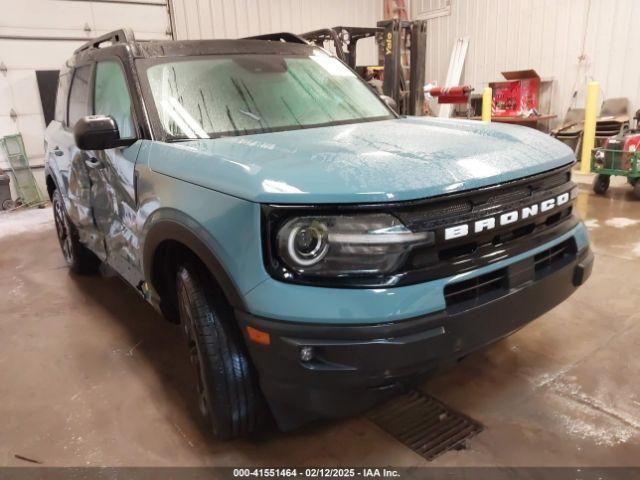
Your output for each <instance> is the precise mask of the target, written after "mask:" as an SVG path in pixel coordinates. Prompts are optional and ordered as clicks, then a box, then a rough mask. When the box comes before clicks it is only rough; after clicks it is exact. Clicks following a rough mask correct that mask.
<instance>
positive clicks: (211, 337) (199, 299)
mask: <svg viewBox="0 0 640 480" xmlns="http://www.w3.org/2000/svg"><path fill="white" fill-rule="evenodd" d="M176 287H177V294H178V295H177V296H178V312H179V315H180V322H181V324H182V326H183V330H184V333H185V336H186V339H187V344H188V347H189V358H190V361H191V364H192V366H193V368H194V370H195V376H196V382H197V388H198V401H199V404H200V410H201V412H202V414H203V416H204V417H205V418H206V419H207V420H208V422H209V424H210V426H211V429H212V430H213V433H214V434H215V435H216V436H217V437H218V438H220V439H223V440H228V439H232V438H237V437H244V436H247V435H249V434H251V433H253V432H255V431H257V430H258V429H259V427H260V426H261V424H262V420H263V412H264V407H263V402H262V397H261V393H260V390H259V387H258V382H257V375H256V373H255V371H254V370H253V365H252V364H251V361H250V358H249V355H248V353H247V351H246V348H245V345H244V343H243V342H242V339H241V337H240V332H238V330H237V327H236V324H235V319H234V317H233V311H232V309H231V307H230V306H229V305H228V304H227V302H226V300H225V298H224V296H223V295H222V292H220V291H219V289H217V288H215V287H214V286H213V282H212V279H211V278H210V276H209V275H208V273H207V271H206V270H205V269H204V267H202V266H201V265H200V264H199V263H198V262H196V261H191V260H190V261H186V262H185V263H183V264H182V265H181V266H180V267H179V268H178V272H177V278H176Z"/></svg>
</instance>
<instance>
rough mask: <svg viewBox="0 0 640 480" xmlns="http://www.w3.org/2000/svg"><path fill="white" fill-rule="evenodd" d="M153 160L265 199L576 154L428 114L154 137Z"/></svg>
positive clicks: (444, 176)
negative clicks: (163, 140) (161, 140)
mask: <svg viewBox="0 0 640 480" xmlns="http://www.w3.org/2000/svg"><path fill="white" fill-rule="evenodd" d="M165 149H166V150H165ZM161 150H162V151H161ZM149 159H150V160H149V163H150V167H151V169H152V170H154V171H157V172H159V173H164V174H166V175H170V176H172V177H175V178H180V179H183V180H185V181H188V182H191V183H194V184H197V185H201V186H203V187H206V188H211V189H214V190H217V191H220V192H224V193H228V194H230V195H234V196H237V197H240V198H244V199H247V200H251V201H255V202H264V203H361V202H392V201H402V200H415V199H419V198H425V197H431V196H435V195H442V194H446V193H452V192H458V191H462V190H469V189H475V188H479V187H484V186H489V185H493V184H497V183H502V182H506V181H510V180H515V179H518V178H522V177H526V176H530V175H534V174H536V173H540V172H544V171H546V170H551V169H554V168H557V167H560V166H563V165H567V164H569V163H571V162H573V161H575V157H574V154H573V152H572V150H571V149H570V148H568V147H567V146H566V145H564V144H562V143H561V142H559V141H557V140H555V139H553V138H551V137H549V136H548V135H545V134H543V133H541V132H539V131H537V130H534V129H532V128H525V127H518V126H513V125H506V124H498V123H492V124H483V123H481V122H477V121H468V120H449V119H437V118H424V117H411V118H400V119H393V120H384V121H376V122H365V123H357V124H348V125H337V126H331V127H320V128H309V129H302V130H292V131H285V132H277V133H264V134H257V135H247V136H239V137H228V138H219V139H212V140H193V141H187V142H180V143H171V144H158V143H156V144H154V145H152V147H151V151H150V152H149Z"/></svg>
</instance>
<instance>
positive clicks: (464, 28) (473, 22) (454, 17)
mask: <svg viewBox="0 0 640 480" xmlns="http://www.w3.org/2000/svg"><path fill="white" fill-rule="evenodd" d="M445 1H446V2H448V3H449V4H450V14H449V15H445V16H440V17H437V18H433V19H430V20H429V21H428V27H427V64H426V77H425V78H426V80H427V81H431V80H435V81H438V83H439V84H440V85H441V84H442V83H443V82H444V80H445V77H446V74H447V67H448V64H449V57H450V55H451V50H452V48H453V44H454V41H455V39H456V38H457V37H460V36H469V37H471V42H470V44H469V52H468V54H467V59H466V63H465V68H464V72H463V82H464V83H466V84H471V85H472V86H473V87H474V88H475V89H476V91H480V90H481V89H482V88H483V87H485V86H486V84H487V83H488V82H490V81H494V80H500V79H502V75H501V74H500V72H502V71H506V70H519V69H527V68H533V69H535V70H536V71H537V72H538V73H539V74H540V75H541V76H542V77H553V78H554V80H555V83H554V91H553V93H554V94H553V107H552V108H553V110H554V113H556V114H557V115H558V116H559V118H560V119H561V118H562V117H563V116H564V113H565V111H566V109H567V108H568V107H569V106H570V103H571V95H572V92H573V91H574V90H575V88H576V87H578V89H579V95H578V98H577V104H578V105H579V106H582V105H583V104H584V90H585V89H584V85H585V84H586V82H587V81H588V80H597V81H599V82H600V85H601V87H602V92H601V97H602V98H607V97H608V98H613V97H620V96H623V97H628V98H629V100H630V102H631V113H634V112H635V109H637V108H640V62H639V61H638V59H637V58H638V56H637V52H638V48H637V42H636V39H635V36H634V32H635V31H637V29H636V26H635V24H636V23H637V19H638V18H640V1H638V0H616V1H611V0H445ZM429 3H435V4H438V3H439V2H434V1H433V0H414V1H413V2H412V15H413V16H417V15H419V14H420V10H421V9H424V8H426V7H428V6H429V5H428V4H429ZM425 5H426V6H425ZM587 14H588V15H587ZM583 41H584V45H585V47H584V52H585V55H586V59H585V61H584V62H580V61H579V59H578V57H579V56H580V54H581V52H582V45H583Z"/></svg>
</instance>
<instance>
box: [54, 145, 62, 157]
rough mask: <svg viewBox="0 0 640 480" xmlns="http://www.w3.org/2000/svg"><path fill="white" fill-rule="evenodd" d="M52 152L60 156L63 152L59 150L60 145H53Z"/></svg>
mask: <svg viewBox="0 0 640 480" xmlns="http://www.w3.org/2000/svg"><path fill="white" fill-rule="evenodd" d="M53 154H54V155H56V156H58V157H61V156H62V155H64V152H63V151H62V150H60V147H53Z"/></svg>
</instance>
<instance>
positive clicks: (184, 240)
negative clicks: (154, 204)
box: [142, 209, 245, 309]
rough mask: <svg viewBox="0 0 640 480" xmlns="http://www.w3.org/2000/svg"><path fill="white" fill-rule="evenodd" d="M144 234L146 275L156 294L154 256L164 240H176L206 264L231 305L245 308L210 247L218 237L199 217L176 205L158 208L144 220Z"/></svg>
mask: <svg viewBox="0 0 640 480" xmlns="http://www.w3.org/2000/svg"><path fill="white" fill-rule="evenodd" d="M142 238H144V244H143V247H142V266H143V273H144V278H145V280H146V282H147V284H148V285H149V286H150V287H151V288H153V290H154V291H155V293H156V294H157V293H158V292H157V291H156V288H155V286H154V285H153V278H154V276H153V275H154V271H153V268H154V265H153V264H154V257H155V255H156V252H157V249H158V247H159V246H160V245H161V244H162V243H163V242H165V241H175V242H178V243H181V244H182V245H184V246H185V247H187V248H188V249H189V250H191V251H192V252H193V253H194V254H195V255H196V256H197V257H198V259H199V260H200V261H201V262H202V263H203V264H204V265H205V267H207V269H208V270H209V272H210V273H211V275H212V276H213V277H214V279H215V280H216V282H218V285H219V286H220V288H221V289H222V291H223V293H224V295H225V296H226V298H227V300H228V301H229V303H230V304H231V306H232V307H234V308H242V309H244V308H245V302H244V299H243V296H242V295H241V294H240V292H239V289H238V287H237V285H236V284H235V282H234V281H233V280H232V277H231V275H229V273H228V272H227V270H226V269H225V267H224V265H223V264H222V262H221V261H220V260H219V258H218V256H217V255H216V254H215V253H214V250H213V249H212V247H211V245H215V243H216V242H215V239H214V238H213V237H212V236H211V235H210V234H209V233H208V232H206V230H204V229H203V228H202V227H201V226H200V225H199V224H198V222H197V221H196V220H194V219H193V218H191V217H189V216H187V215H185V214H184V213H182V212H179V211H177V210H174V209H162V210H158V211H156V212H154V213H153V214H152V215H151V216H150V217H149V219H148V220H147V222H146V223H145V227H144V229H143V237H142Z"/></svg>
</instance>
